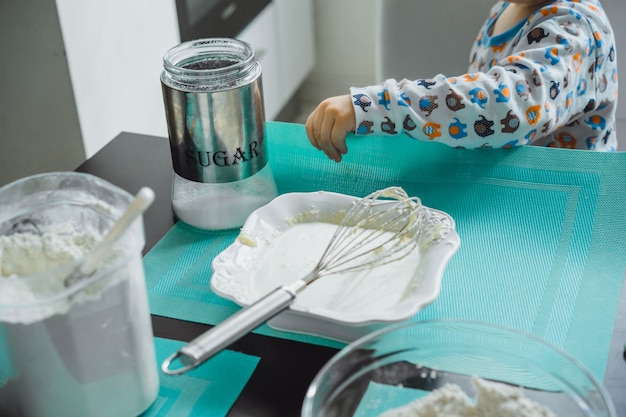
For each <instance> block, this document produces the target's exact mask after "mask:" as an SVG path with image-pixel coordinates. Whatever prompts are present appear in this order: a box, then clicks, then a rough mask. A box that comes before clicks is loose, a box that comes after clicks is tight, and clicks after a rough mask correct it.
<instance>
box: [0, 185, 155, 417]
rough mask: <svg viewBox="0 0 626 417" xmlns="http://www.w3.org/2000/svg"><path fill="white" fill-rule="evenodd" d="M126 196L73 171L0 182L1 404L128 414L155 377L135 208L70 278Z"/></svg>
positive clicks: (31, 413)
mask: <svg viewBox="0 0 626 417" xmlns="http://www.w3.org/2000/svg"><path fill="white" fill-rule="evenodd" d="M131 199H132V196H131V195H130V194H129V193H127V192H125V191H123V190H121V189H119V188H117V187H115V186H113V185H111V184H109V183H107V182H105V181H103V180H102V179H99V178H97V177H94V176H91V175H88V174H80V173H49V174H42V175H37V176H33V177H28V178H25V179H22V180H19V181H17V182H14V183H12V184H9V185H7V186H5V187H3V188H0V410H2V413H1V414H2V416H16V417H17V416H19V417H50V416H63V417H74V416H75V417H86V416H89V417H99V416H102V417H105V416H106V417H110V416H116V417H125V416H128V417H131V416H137V415H139V414H140V413H142V412H143V411H144V410H146V409H147V408H148V407H149V406H150V404H151V403H152V402H153V401H154V399H155V398H156V395H157V393H158V389H159V377H158V373H157V365H156V358H155V351H154V341H153V335H152V327H151V321H150V313H149V309H148V301H147V293H146V288H145V275H144V270H143V262H142V255H141V251H142V248H143V245H144V243H145V241H144V230H143V223H142V219H141V217H140V218H139V219H137V220H135V221H134V222H133V224H132V225H131V226H130V227H129V228H128V230H126V232H125V233H124V234H123V235H122V236H121V237H120V238H119V239H118V240H117V241H115V242H114V243H113V244H112V247H111V249H110V251H108V252H107V258H106V260H105V262H103V263H102V264H100V265H99V266H98V268H97V269H96V270H95V272H93V273H92V274H88V275H87V276H81V277H80V278H79V279H77V280H75V281H71V280H68V279H67V277H68V276H70V275H72V274H75V271H76V270H77V268H78V267H79V265H80V264H81V262H82V261H83V260H84V259H85V257H86V256H87V255H86V254H87V253H88V249H89V248H90V247H93V244H94V243H95V242H97V241H98V240H99V239H100V238H101V237H102V235H103V234H105V233H106V232H107V231H108V230H109V228H110V227H111V225H112V223H113V222H114V221H115V219H117V218H118V217H119V216H120V215H121V213H122V212H123V211H124V209H125V208H126V207H127V206H128V204H129V203H130V201H131Z"/></svg>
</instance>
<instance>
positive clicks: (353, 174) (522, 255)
mask: <svg viewBox="0 0 626 417" xmlns="http://www.w3.org/2000/svg"><path fill="white" fill-rule="evenodd" d="M266 138H267V141H268V144H269V155H270V164H271V166H272V170H273V172H274V175H275V177H276V181H277V184H278V188H279V192H280V193H287V192H295V191H318V190H327V191H335V192H341V193H346V194H352V195H357V196H364V195H366V194H368V193H370V192H372V191H375V190H377V189H380V188H384V187H387V186H391V185H398V186H401V187H403V188H404V189H405V190H406V191H407V192H408V193H409V194H411V195H414V196H418V197H420V198H421V199H422V201H423V203H424V204H425V205H427V206H429V207H433V208H436V209H440V210H443V211H445V212H447V213H449V214H450V215H451V216H452V217H453V218H454V219H455V221H456V225H457V231H458V233H459V235H460V237H461V247H460V249H459V251H458V252H457V254H456V255H455V256H454V257H453V258H452V260H451V261H450V263H449V265H448V268H447V270H446V272H445V274H444V279H443V285H442V289H441V294H440V296H439V298H438V299H437V300H436V301H435V302H434V303H432V304H431V305H430V306H428V307H426V308H425V309H423V310H422V311H421V312H420V313H418V314H417V315H416V316H415V317H414V319H415V320H420V319H434V318H461V319H469V320H481V321H486V322H491V323H496V324H501V325H505V326H509V327H513V328H516V329H519V330H521V331H525V332H531V333H534V334H537V335H538V336H541V337H543V338H545V339H546V340H548V341H549V342H552V343H554V344H556V345H557V346H560V347H562V348H564V349H566V350H568V351H569V352H570V353H572V354H573V355H575V356H577V357H578V358H579V359H580V360H582V361H583V362H584V363H585V364H586V365H587V366H588V367H589V368H590V369H591V370H592V372H593V373H594V374H595V375H596V377H598V378H599V379H600V380H602V379H603V376H604V371H605V366H606V360H607V355H608V350H609V345H610V341H611V335H612V330H613V325H614V321H615V316H616V312H617V306H618V302H619V294H620V290H621V287H622V284H623V280H624V271H625V268H626V253H625V252H626V243H625V239H626V215H624V207H626V181H625V173H626V153H610V154H609V153H595V152H586V151H576V150H564V149H548V148H538V147H522V148H515V149H509V150H490V149H482V150H460V149H453V148H449V147H446V146H442V145H439V144H434V143H423V142H417V141H414V140H411V139H409V138H407V137H404V136H395V137H368V138H359V137H350V138H349V140H348V146H349V153H348V154H347V155H346V156H345V158H344V161H343V162H341V163H339V164H337V163H334V162H332V161H329V160H328V159H327V158H326V157H325V156H324V154H322V153H321V152H319V151H317V150H316V149H314V148H313V147H312V146H311V145H310V144H309V142H308V140H307V138H306V134H305V131H304V127H303V126H302V125H296V124H286V123H278V122H268V123H267V136H266ZM236 235H237V231H233V230H231V231H227V232H206V233H200V232H196V231H193V230H190V229H187V228H185V227H182V226H180V225H176V226H175V227H174V228H172V229H171V230H170V232H168V233H167V234H166V236H165V237H164V238H163V239H162V240H161V241H160V242H159V243H157V245H155V247H154V248H153V249H152V250H151V251H150V252H149V253H148V254H147V255H146V256H145V267H146V275H147V280H148V288H149V289H148V291H149V295H150V306H151V311H152V313H153V314H157V315H163V316H167V317H174V318H179V319H184V320H191V321H198V322H202V323H207V324H216V323H219V322H220V321H222V320H223V319H224V318H226V317H227V316H229V315H230V314H232V313H233V312H234V311H236V310H237V308H238V307H237V306H236V305H235V304H234V303H231V302H230V301H227V300H224V299H222V298H220V297H218V296H217V295H215V294H213V293H212V292H211V290H210V286H209V282H210V279H211V261H212V260H213V258H214V256H215V255H216V254H217V253H219V252H220V251H221V250H223V249H224V248H226V247H227V246H228V245H229V244H230V243H231V242H232V241H233V240H234V238H235V237H236ZM257 332H260V333H263V334H268V335H272V336H279V337H286V338H292V339H297V340H302V341H306V342H310V343H322V344H327V345H333V346H341V344H338V343H337V342H333V341H327V340H325V339H322V338H313V337H309V336H301V335H296V334H293V333H285V332H278V331H274V330H272V329H269V328H268V327H267V326H262V327H260V328H259V329H257Z"/></svg>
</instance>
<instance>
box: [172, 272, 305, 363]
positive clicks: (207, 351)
mask: <svg viewBox="0 0 626 417" xmlns="http://www.w3.org/2000/svg"><path fill="white" fill-rule="evenodd" d="M305 286H306V282H305V281H303V280H298V281H296V282H294V283H292V284H290V285H285V286H282V287H278V288H276V289H275V290H273V291H271V292H270V293H269V294H267V295H265V296H264V297H262V298H261V299H259V300H258V301H256V302H255V303H253V304H250V305H249V306H247V307H244V308H243V309H241V310H239V311H238V312H237V313H235V314H233V315H232V316H230V317H229V318H227V319H226V320H224V321H223V322H221V323H220V324H218V325H217V326H215V327H213V328H212V329H210V330H207V331H206V332H204V333H202V334H201V335H200V336H198V337H196V338H195V339H193V340H192V341H191V342H189V343H188V344H187V345H185V346H183V347H182V348H180V349H179V350H178V351H177V352H175V353H174V354H172V355H171V356H170V357H169V358H167V359H166V360H165V361H163V363H162V365H161V370H162V371H163V372H164V373H165V374H168V375H178V374H182V373H185V372H187V371H190V370H192V369H194V368H195V367H197V366H198V365H200V364H202V363H203V362H204V361H206V360H207V359H209V358H211V357H212V356H214V355H216V354H217V353H218V352H220V351H222V350H223V349H225V348H226V347H228V346H229V345H231V344H232V343H234V342H235V341H237V340H239V339H240V338H241V337H243V336H244V335H246V334H247V333H249V332H251V331H252V330H254V329H255V328H256V327H258V326H259V325H260V324H262V323H264V322H265V321H267V320H269V319H271V318H272V317H274V316H275V315H276V314H278V313H280V312H281V311H283V310H285V309H286V308H287V307H289V306H290V305H291V303H293V300H294V299H295V298H296V294H297V293H298V292H299V291H300V290H302V288H304V287H305ZM174 362H177V363H178V364H179V365H181V366H179V367H176V368H172V367H171V366H172V365H173V364H174Z"/></svg>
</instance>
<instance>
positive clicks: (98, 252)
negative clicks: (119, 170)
mask: <svg viewBox="0 0 626 417" xmlns="http://www.w3.org/2000/svg"><path fill="white" fill-rule="evenodd" d="M153 201H154V191H152V189H151V188H149V187H143V188H141V189H140V190H139V191H138V192H137V195H136V196H135V198H134V199H133V201H131V203H130V204H129V205H128V207H127V208H126V210H125V211H124V213H123V214H122V215H121V216H120V218H119V219H117V221H116V222H115V223H114V224H113V227H111V228H110V229H109V231H108V232H107V233H106V235H104V237H103V238H102V240H101V241H100V242H98V243H97V244H96V245H95V246H94V247H93V249H92V250H91V252H90V253H88V254H87V256H86V257H85V260H84V261H83V262H82V263H81V264H80V266H79V267H78V268H77V269H76V270H74V272H72V273H71V274H70V275H69V276H68V277H67V278H65V286H66V287H69V286H71V285H73V284H74V283H76V282H77V281H78V280H79V279H81V278H83V277H88V276H90V275H91V274H92V273H93V272H94V271H95V270H96V268H98V266H99V265H100V263H101V262H102V260H103V259H104V257H105V255H106V249H108V248H109V247H110V246H111V244H112V243H113V242H114V241H115V240H116V239H117V238H119V237H120V236H121V235H122V233H124V232H125V231H126V229H128V226H130V224H131V223H132V222H133V221H134V220H135V219H136V218H137V217H138V216H139V215H141V214H142V213H143V212H144V211H146V209H147V208H148V207H150V205H151V204H152V202H153Z"/></svg>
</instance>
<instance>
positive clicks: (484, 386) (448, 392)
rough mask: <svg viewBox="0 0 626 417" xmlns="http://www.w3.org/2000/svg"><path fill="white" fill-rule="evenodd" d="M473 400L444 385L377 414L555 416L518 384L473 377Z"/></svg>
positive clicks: (396, 416) (407, 416) (384, 416)
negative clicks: (474, 394) (405, 403)
mask: <svg viewBox="0 0 626 417" xmlns="http://www.w3.org/2000/svg"><path fill="white" fill-rule="evenodd" d="M472 383H473V385H474V388H475V389H476V400H475V402H473V401H472V400H471V399H470V397H469V396H468V395H467V394H466V393H465V392H463V390H462V389H461V388H460V387H459V386H458V385H456V384H450V383H448V384H445V385H443V386H442V387H441V388H437V389H435V390H433V391H432V392H431V393H430V394H428V395H427V396H426V397H423V398H419V399H417V400H415V401H413V402H411V403H409V404H407V405H404V406H402V407H399V408H395V409H392V410H389V411H386V412H384V413H383V414H381V415H380V416H379V417H556V415H555V414H554V413H553V412H552V411H551V410H550V409H548V408H547V407H544V406H542V405H541V404H538V403H536V402H535V401H532V400H530V399H529V398H527V397H525V396H524V391H523V389H522V388H520V387H514V386H510V385H506V384H502V383H498V382H492V381H487V380H484V379H482V378H478V377H473V378H472Z"/></svg>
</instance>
